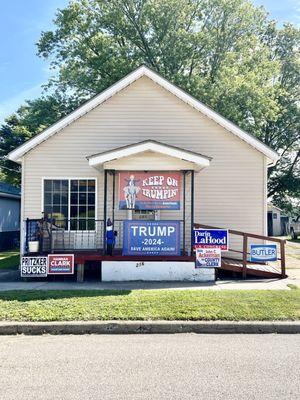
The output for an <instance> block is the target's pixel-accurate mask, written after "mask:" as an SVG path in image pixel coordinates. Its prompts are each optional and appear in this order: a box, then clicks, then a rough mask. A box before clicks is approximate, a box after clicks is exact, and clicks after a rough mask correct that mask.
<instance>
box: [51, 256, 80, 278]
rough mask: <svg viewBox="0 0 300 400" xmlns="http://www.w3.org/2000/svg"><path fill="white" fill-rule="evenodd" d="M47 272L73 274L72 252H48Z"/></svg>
mask: <svg viewBox="0 0 300 400" xmlns="http://www.w3.org/2000/svg"><path fill="white" fill-rule="evenodd" d="M48 274H49V275H59V274H62V275H70V274H74V254H49V255H48Z"/></svg>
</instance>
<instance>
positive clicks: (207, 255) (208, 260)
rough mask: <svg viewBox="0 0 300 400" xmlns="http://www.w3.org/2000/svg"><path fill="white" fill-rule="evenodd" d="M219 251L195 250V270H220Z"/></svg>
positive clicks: (211, 249) (209, 249) (212, 249)
mask: <svg viewBox="0 0 300 400" xmlns="http://www.w3.org/2000/svg"><path fill="white" fill-rule="evenodd" d="M220 267H221V249H220V248H219V247H216V248H207V249H205V248H197V249H196V268H220Z"/></svg>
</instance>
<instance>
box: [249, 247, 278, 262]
mask: <svg viewBox="0 0 300 400" xmlns="http://www.w3.org/2000/svg"><path fill="white" fill-rule="evenodd" d="M250 248H251V250H250V257H251V260H250V261H252V262H264V261H277V246H276V244H251V246H250Z"/></svg>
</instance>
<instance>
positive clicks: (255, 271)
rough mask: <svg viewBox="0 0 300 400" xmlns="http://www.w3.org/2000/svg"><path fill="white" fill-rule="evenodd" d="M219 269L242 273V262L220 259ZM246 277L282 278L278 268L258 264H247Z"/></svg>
mask: <svg viewBox="0 0 300 400" xmlns="http://www.w3.org/2000/svg"><path fill="white" fill-rule="evenodd" d="M221 269H223V270H225V271H232V272H239V273H242V271H243V262H242V261H241V260H235V259H232V258H222V267H221ZM246 273H247V275H252V276H258V277H261V278H282V275H281V271H280V270H279V268H276V267H274V266H273V265H269V264H258V263H251V262H247V269H246Z"/></svg>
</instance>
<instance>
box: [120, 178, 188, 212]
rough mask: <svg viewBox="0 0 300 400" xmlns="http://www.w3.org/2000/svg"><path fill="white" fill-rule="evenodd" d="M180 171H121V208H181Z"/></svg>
mask: <svg viewBox="0 0 300 400" xmlns="http://www.w3.org/2000/svg"><path fill="white" fill-rule="evenodd" d="M180 194H181V173H180V172H153V171H151V172H119V208H120V210H123V209H128V210H180Z"/></svg>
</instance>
